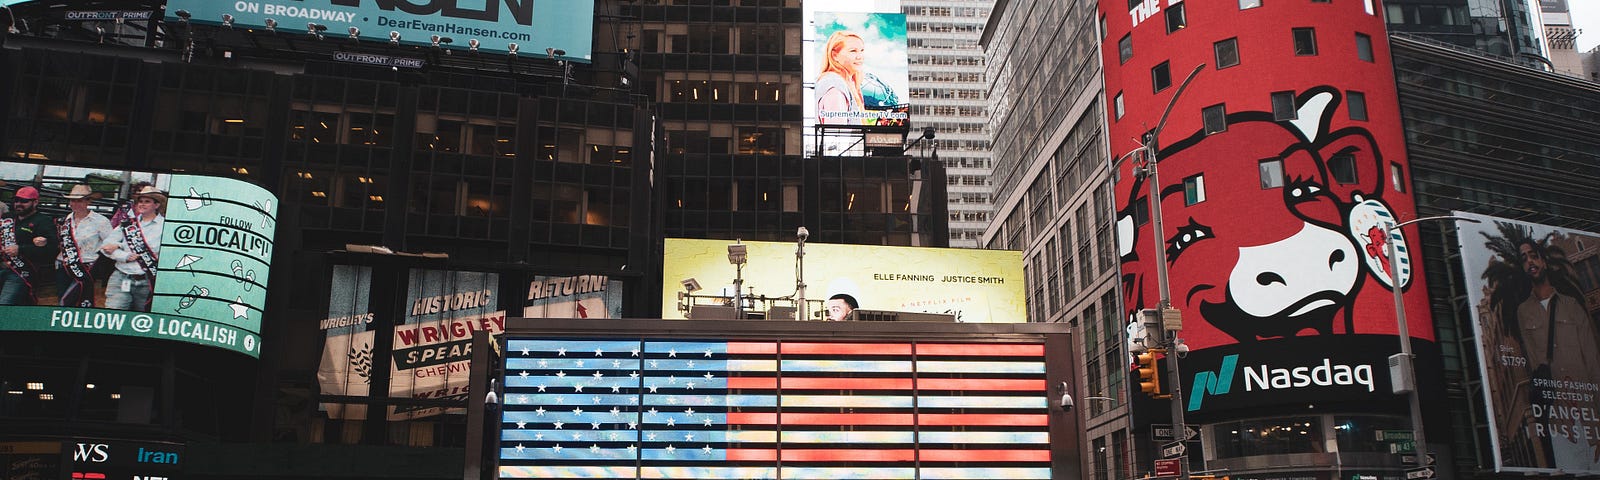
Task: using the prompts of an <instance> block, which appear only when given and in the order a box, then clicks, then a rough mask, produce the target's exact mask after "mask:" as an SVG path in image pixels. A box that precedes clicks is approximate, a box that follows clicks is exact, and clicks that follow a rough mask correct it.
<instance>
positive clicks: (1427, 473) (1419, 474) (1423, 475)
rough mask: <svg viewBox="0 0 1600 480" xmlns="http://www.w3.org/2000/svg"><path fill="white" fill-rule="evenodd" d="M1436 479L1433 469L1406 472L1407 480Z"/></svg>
mask: <svg viewBox="0 0 1600 480" xmlns="http://www.w3.org/2000/svg"><path fill="white" fill-rule="evenodd" d="M1428 478H1434V475H1433V467H1421V468H1413V469H1410V470H1406V480H1423V479H1428Z"/></svg>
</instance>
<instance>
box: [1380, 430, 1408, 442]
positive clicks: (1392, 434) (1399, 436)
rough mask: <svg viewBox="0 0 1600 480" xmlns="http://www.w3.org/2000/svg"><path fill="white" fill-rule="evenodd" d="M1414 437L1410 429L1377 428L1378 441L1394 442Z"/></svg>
mask: <svg viewBox="0 0 1600 480" xmlns="http://www.w3.org/2000/svg"><path fill="white" fill-rule="evenodd" d="M1412 438H1414V436H1413V435H1412V433H1411V431H1410V430H1378V441H1380V442H1394V441H1399V440H1411V439H1412Z"/></svg>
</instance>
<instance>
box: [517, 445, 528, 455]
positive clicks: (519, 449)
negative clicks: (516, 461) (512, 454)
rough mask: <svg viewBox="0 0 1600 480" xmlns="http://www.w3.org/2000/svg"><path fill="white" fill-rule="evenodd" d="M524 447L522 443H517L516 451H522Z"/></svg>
mask: <svg viewBox="0 0 1600 480" xmlns="http://www.w3.org/2000/svg"><path fill="white" fill-rule="evenodd" d="M526 449H527V447H524V446H522V444H520V443H519V444H517V453H522V451H523V450H526Z"/></svg>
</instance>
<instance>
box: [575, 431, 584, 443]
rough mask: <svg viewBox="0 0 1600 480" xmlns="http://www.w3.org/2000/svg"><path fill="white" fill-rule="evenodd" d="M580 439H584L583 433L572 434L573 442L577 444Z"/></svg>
mask: <svg viewBox="0 0 1600 480" xmlns="http://www.w3.org/2000/svg"><path fill="white" fill-rule="evenodd" d="M580 438H583V434H582V433H578V432H572V441H574V442H576V441H578V439H580Z"/></svg>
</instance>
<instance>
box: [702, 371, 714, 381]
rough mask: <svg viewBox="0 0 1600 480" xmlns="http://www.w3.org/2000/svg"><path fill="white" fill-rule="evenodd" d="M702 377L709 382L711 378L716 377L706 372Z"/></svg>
mask: <svg viewBox="0 0 1600 480" xmlns="http://www.w3.org/2000/svg"><path fill="white" fill-rule="evenodd" d="M702 376H703V377H706V380H710V379H711V378H712V377H715V376H716V375H712V374H711V372H706V374H705V375H702Z"/></svg>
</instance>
